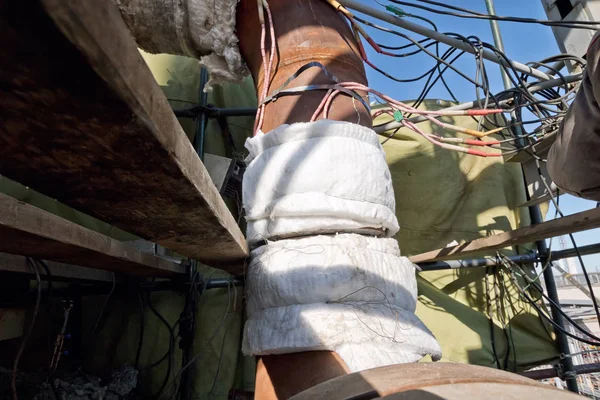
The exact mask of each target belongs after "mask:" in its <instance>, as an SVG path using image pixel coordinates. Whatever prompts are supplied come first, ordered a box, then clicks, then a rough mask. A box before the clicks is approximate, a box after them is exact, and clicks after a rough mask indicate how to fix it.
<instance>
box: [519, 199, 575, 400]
mask: <svg viewBox="0 0 600 400" xmlns="http://www.w3.org/2000/svg"><path fill="white" fill-rule="evenodd" d="M528 197H529V196H528ZM529 215H530V217H531V223H532V224H534V225H535V224H539V223H541V222H542V213H541V212H540V208H539V207H538V206H537V205H534V206H531V207H529ZM535 244H536V246H537V249H538V253H539V254H540V257H541V259H542V260H545V259H546V258H547V257H548V246H547V245H546V241H545V240H539V241H537V242H536V243H535ZM544 282H545V283H546V292H548V297H549V298H550V299H551V300H552V301H553V302H554V303H556V304H557V305H560V300H559V299H558V292H557V290H556V282H555V281H554V275H553V274H552V268H546V269H545V270H544ZM550 311H551V315H552V319H553V320H554V322H556V324H558V326H561V327H564V326H565V321H564V319H563V316H562V315H561V314H560V313H559V312H558V310H556V309H555V308H554V307H550ZM555 333H556V347H557V349H558V352H559V353H560V354H570V353H571V351H570V349H569V340H568V338H567V335H565V334H564V333H563V332H561V331H558V330H555ZM560 363H561V365H562V368H563V371H564V373H565V376H566V379H565V381H566V382H567V388H568V389H569V390H570V391H571V392H574V393H579V388H578V387H577V375H576V373H575V369H574V366H573V360H572V359H571V358H570V357H565V358H563V359H562V360H561V362H560Z"/></svg>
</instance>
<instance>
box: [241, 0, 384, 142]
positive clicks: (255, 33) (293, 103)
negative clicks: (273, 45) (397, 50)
mask: <svg viewBox="0 0 600 400" xmlns="http://www.w3.org/2000/svg"><path fill="white" fill-rule="evenodd" d="M256 4H257V2H256V0H242V1H241V2H240V3H239V4H238V10H237V32H238V37H239V40H240V43H239V46H240V51H241V53H242V56H243V57H244V59H245V61H246V63H247V64H248V67H249V68H250V72H251V73H252V77H253V78H254V82H255V85H256V89H257V93H261V91H262V88H263V85H264V73H265V71H264V68H263V65H262V57H261V49H260V33H261V28H260V23H259V21H258V11H257V5H256ZM269 6H270V8H271V11H272V13H273V25H274V27H275V37H276V39H277V50H278V52H277V54H276V57H275V68H274V73H271V84H270V88H271V90H274V89H276V88H278V87H280V86H281V85H282V84H283V83H284V82H285V81H286V80H287V79H288V78H289V77H290V76H291V75H293V74H294V73H295V72H296V71H297V70H298V69H299V68H300V67H302V66H303V65H305V64H307V63H309V62H311V61H318V62H320V63H321V64H323V65H324V66H325V67H326V68H327V70H328V71H329V72H330V73H332V74H333V75H335V76H336V77H337V78H339V79H340V81H348V82H359V83H362V84H365V85H366V84H367V78H366V75H365V70H364V65H363V62H362V59H361V57H360V55H359V54H360V53H359V51H358V46H357V44H356V42H355V40H354V37H353V35H352V30H351V29H350V27H349V24H348V23H347V22H346V20H345V19H344V18H343V17H342V16H341V15H339V13H338V12H337V11H336V10H335V9H333V7H331V6H330V5H329V4H327V2H325V1H323V0H270V1H269ZM268 37H269V34H268V33H267V38H268ZM266 47H267V51H268V50H269V48H270V44H269V43H268V40H267V46H266ZM329 83H332V82H331V80H330V79H329V78H328V77H327V76H326V75H325V74H324V73H323V72H322V71H321V70H320V69H318V68H310V69H309V70H307V71H305V72H304V73H302V74H301V75H300V76H299V77H298V78H296V79H295V80H294V81H293V82H292V83H291V84H290V87H298V86H304V85H316V84H329ZM324 95H325V91H307V92H303V93H302V94H301V95H293V96H284V97H281V98H279V99H277V101H275V102H271V103H268V104H267V106H266V109H265V119H264V122H263V127H262V130H263V131H264V132H268V131H270V130H272V129H273V128H276V127H278V126H279V125H282V124H287V123H294V122H308V121H309V120H310V118H311V116H312V114H313V113H314V111H315V110H316V109H317V107H318V105H319V103H320V102H321V100H322V99H323V96H324ZM361 95H363V96H364V93H361ZM358 114H360V124H361V125H363V126H367V127H371V125H372V124H371V117H370V114H369V111H368V110H367V109H365V107H364V106H363V105H361V104H360V102H358V101H356V100H354V101H353V100H352V98H350V97H349V96H347V95H338V96H336V97H335V99H334V100H333V102H332V106H331V109H330V112H329V119H333V120H338V121H349V122H354V123H357V122H358V119H359V118H358Z"/></svg>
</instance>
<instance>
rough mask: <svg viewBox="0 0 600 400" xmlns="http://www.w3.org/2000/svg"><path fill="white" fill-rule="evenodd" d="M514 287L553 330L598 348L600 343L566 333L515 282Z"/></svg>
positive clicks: (575, 325) (576, 326)
mask: <svg viewBox="0 0 600 400" xmlns="http://www.w3.org/2000/svg"><path fill="white" fill-rule="evenodd" d="M515 285H516V286H517V287H518V289H519V292H520V293H521V295H522V296H523V297H524V298H525V299H526V300H527V302H528V303H529V304H530V305H531V306H532V307H533V308H534V309H535V310H536V311H537V313H538V314H539V315H541V316H542V317H543V318H544V319H546V320H547V321H548V322H549V323H550V325H552V326H553V327H554V329H557V330H559V331H561V332H562V333H564V334H565V335H567V336H569V337H571V338H573V339H575V340H578V341H580V342H583V343H586V344H589V345H592V346H600V341H597V342H594V341H591V340H588V339H585V338H582V337H579V336H576V335H574V334H572V333H571V332H568V331H567V330H565V329H564V328H563V327H562V326H560V325H558V324H557V323H556V322H554V320H553V319H552V318H551V317H550V316H549V315H547V314H546V313H545V312H544V311H543V310H542V309H541V308H540V307H539V306H538V305H537V304H535V301H534V300H533V299H532V298H531V297H530V296H529V295H528V294H527V292H526V291H525V290H524V289H523V288H521V286H520V285H519V284H518V283H516V282H515ZM556 309H557V310H559V311H560V312H561V314H562V315H563V316H565V317H567V318H569V319H570V317H569V316H568V315H566V314H564V312H563V311H562V310H561V309H560V307H558V308H556ZM573 326H574V327H575V328H579V329H581V330H583V328H581V327H579V326H578V325H577V324H574V325H573ZM583 332H584V333H585V334H586V335H588V336H590V335H591V334H590V333H588V332H585V331H583ZM592 336H593V335H592ZM596 340H598V339H596Z"/></svg>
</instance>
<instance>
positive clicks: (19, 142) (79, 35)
mask: <svg viewBox="0 0 600 400" xmlns="http://www.w3.org/2000/svg"><path fill="white" fill-rule="evenodd" d="M0 43H1V47H2V51H3V54H2V58H1V61H0V91H1V95H0V120H1V121H2V124H0V174H3V175H6V176H7V177H9V178H11V179H14V180H16V181H19V182H21V183H23V184H26V185H28V186H30V187H32V188H34V189H36V190H38V191H40V192H42V193H44V194H46V195H49V196H52V197H54V198H56V199H58V200H60V201H62V202H64V203H65V204H67V205H69V206H71V207H73V208H75V209H77V210H80V211H83V212H85V213H87V214H90V215H93V216H95V217H97V218H99V219H101V220H103V221H106V222H109V223H111V224H113V225H115V226H117V227H119V228H121V229H123V230H125V231H128V232H132V233H135V234H137V235H138V236H140V237H142V238H145V239H148V240H151V241H153V242H156V243H158V244H161V245H163V246H164V247H166V248H169V249H172V250H174V251H176V252H178V253H180V254H183V255H185V256H189V257H192V258H195V259H198V260H200V261H203V262H205V263H207V264H211V265H220V266H227V265H228V264H231V265H230V266H229V267H228V268H227V269H228V270H229V271H231V272H236V273H237V272H241V271H242V261H243V259H244V258H245V257H246V255H247V252H248V251H247V250H248V249H247V245H246V241H245V239H244V236H243V234H242V232H241V231H240V229H239V227H238V226H237V224H236V222H235V220H234V218H233V217H232V215H231V213H230V212H229V210H228V209H227V207H226V206H225V203H224V202H223V200H222V199H221V197H220V195H219V193H218V191H217V189H216V188H215V186H214V184H213V183H212V181H211V179H210V176H209V174H208V172H207V171H206V169H205V168H204V166H203V165H202V162H201V161H200V159H199V158H198V156H197V155H196V153H195V151H194V149H193V147H192V145H191V144H190V142H189V140H188V139H187V137H186V135H185V134H184V132H183V131H182V129H181V127H180V125H179V123H178V121H177V119H176V118H175V116H174V114H173V112H172V111H171V108H170V106H169V104H168V102H167V100H166V98H165V96H164V95H163V93H162V92H161V90H160V88H159V87H158V85H157V84H156V82H155V80H154V78H153V77H152V74H151V72H150V70H149V69H148V67H147V66H146V64H145V62H144V60H143V59H142V57H141V56H140V54H139V52H138V50H137V47H136V44H135V41H134V39H133V38H132V36H131V34H130V33H129V31H128V29H127V27H126V26H125V23H124V22H123V20H122V18H121V15H120V13H119V11H118V9H117V7H116V6H115V5H114V4H113V2H111V1H88V0H73V1H62V0H37V1H36V0H23V1H12V0H0Z"/></svg>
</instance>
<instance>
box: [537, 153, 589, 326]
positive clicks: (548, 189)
mask: <svg viewBox="0 0 600 400" xmlns="http://www.w3.org/2000/svg"><path fill="white" fill-rule="evenodd" d="M534 152H535V148H534ZM536 167H537V172H538V175H539V176H540V180H541V181H542V183H543V184H544V187H545V188H546V190H547V191H548V193H549V194H550V199H551V201H552V203H553V204H554V207H555V209H556V211H557V212H558V214H559V215H560V216H561V217H562V218H564V216H565V214H564V213H563V212H562V210H561V209H560V206H559V203H558V199H557V198H556V196H554V193H553V191H552V190H551V188H550V185H548V182H546V177H545V176H544V174H543V173H542V167H541V165H540V162H539V160H536ZM569 238H570V239H571V243H572V244H573V248H574V249H575V252H576V253H577V259H578V260H579V263H580V264H581V270H582V271H583V276H584V277H585V281H586V283H587V287H588V290H589V292H590V295H591V298H592V304H593V305H594V311H595V312H596V317H597V319H598V324H599V325H600V309H598V302H597V301H596V295H595V293H594V287H593V286H592V282H591V280H590V276H589V274H588V272H587V268H586V266H585V263H584V262H583V257H582V256H581V252H580V251H579V247H578V246H577V242H576V241H575V237H574V236H573V234H572V233H569Z"/></svg>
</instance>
